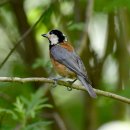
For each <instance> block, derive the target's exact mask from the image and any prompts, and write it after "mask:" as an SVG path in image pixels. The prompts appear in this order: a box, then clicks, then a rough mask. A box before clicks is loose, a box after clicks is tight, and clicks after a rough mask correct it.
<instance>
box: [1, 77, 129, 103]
mask: <svg viewBox="0 0 130 130" xmlns="http://www.w3.org/2000/svg"><path fill="white" fill-rule="evenodd" d="M0 82H19V83H27V82H44V83H52V84H54V83H55V81H54V80H52V79H49V78H43V77H29V78H20V77H0ZM57 84H58V85H63V86H65V87H72V88H73V89H77V90H82V91H86V89H85V88H84V87H82V86H79V85H75V84H73V85H71V84H70V83H68V82H66V81H63V80H58V81H57ZM94 91H95V92H96V93H97V94H98V95H102V96H105V97H109V98H112V99H115V100H118V101H121V102H124V103H127V104H130V99H129V98H126V97H123V96H120V95H117V94H114V93H111V92H106V91H103V90H99V89H94Z"/></svg>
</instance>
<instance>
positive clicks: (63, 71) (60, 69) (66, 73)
mask: <svg viewBox="0 0 130 130" xmlns="http://www.w3.org/2000/svg"><path fill="white" fill-rule="evenodd" d="M59 45H60V46H62V47H63V48H65V49H67V50H68V51H73V47H72V46H71V45H70V44H67V43H60V44H59ZM50 58H51V62H52V64H53V67H54V69H55V70H56V72H57V73H58V74H59V75H61V76H63V77H69V78H75V77H76V74H75V73H74V72H72V71H71V70H69V69H68V68H67V67H66V66H65V65H63V64H61V63H59V62H57V61H56V60H55V59H54V58H53V56H52V55H51V54H50Z"/></svg>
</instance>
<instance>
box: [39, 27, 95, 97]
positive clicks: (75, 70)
mask: <svg viewBox="0 0 130 130" xmlns="http://www.w3.org/2000/svg"><path fill="white" fill-rule="evenodd" d="M42 36H43V37H45V38H47V39H48V40H49V43H50V44H49V52H50V59H51V62H52V64H53V67H54V69H55V70H56V72H57V73H58V74H59V75H61V76H62V77H69V78H76V80H77V79H78V80H79V81H80V82H81V84H82V85H83V86H84V87H85V88H86V90H87V91H88V93H89V95H90V96H91V97H92V98H96V97H97V95H96V93H95V91H94V89H93V87H92V85H91V82H90V80H89V78H88V75H87V71H86V69H85V66H84V64H83V62H82V60H81V58H80V57H79V56H78V55H77V54H76V52H75V50H74V48H73V46H72V45H71V43H70V42H69V41H68V39H67V36H66V35H65V34H64V33H62V32H61V31H60V30H57V29H53V30H51V31H49V32H48V33H46V34H42ZM74 82H75V80H74Z"/></svg>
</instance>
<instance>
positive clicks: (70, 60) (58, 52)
mask: <svg viewBox="0 0 130 130" xmlns="http://www.w3.org/2000/svg"><path fill="white" fill-rule="evenodd" d="M50 51H51V55H52V56H53V58H54V59H55V60H57V61H58V62H60V63H61V64H63V65H65V66H66V67H67V68H69V69H70V70H71V71H73V72H75V73H76V74H77V75H80V76H82V77H84V78H85V79H86V78H87V74H86V70H85V67H84V65H83V62H82V61H81V59H80V57H79V56H78V55H77V54H76V53H75V52H74V51H73V52H69V51H68V50H67V49H65V48H62V47H61V46H59V45H55V46H54V47H52V48H51V50H50Z"/></svg>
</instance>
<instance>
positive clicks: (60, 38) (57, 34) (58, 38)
mask: <svg viewBox="0 0 130 130" xmlns="http://www.w3.org/2000/svg"><path fill="white" fill-rule="evenodd" d="M42 36H43V37H46V38H47V39H48V40H49V42H50V44H51V45H55V44H60V43H62V42H64V41H67V38H66V36H65V35H64V34H63V33H62V32H61V31H59V30H51V31H50V32H48V33H47V34H42Z"/></svg>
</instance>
